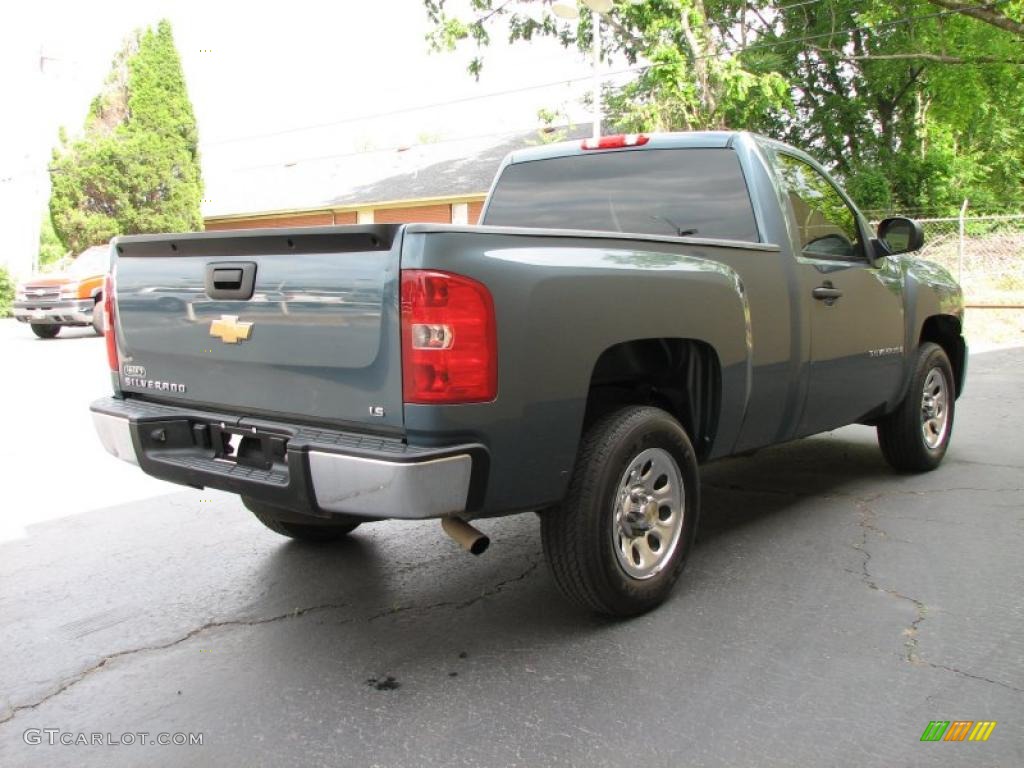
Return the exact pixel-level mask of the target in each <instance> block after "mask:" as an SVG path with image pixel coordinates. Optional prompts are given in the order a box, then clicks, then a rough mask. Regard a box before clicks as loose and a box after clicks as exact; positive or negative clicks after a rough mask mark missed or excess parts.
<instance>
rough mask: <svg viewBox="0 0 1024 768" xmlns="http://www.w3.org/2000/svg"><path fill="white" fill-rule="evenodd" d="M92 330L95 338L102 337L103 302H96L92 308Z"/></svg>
mask: <svg viewBox="0 0 1024 768" xmlns="http://www.w3.org/2000/svg"><path fill="white" fill-rule="evenodd" d="M92 330H93V333H95V334H96V335H97V336H102V335H103V300H102V299H100V300H98V301H97V302H96V306H95V307H93V308H92Z"/></svg>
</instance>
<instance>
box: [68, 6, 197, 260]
mask: <svg viewBox="0 0 1024 768" xmlns="http://www.w3.org/2000/svg"><path fill="white" fill-rule="evenodd" d="M198 145H199V139H198V132H197V130H196V122H195V116H194V115H193V112H192V104H191V102H190V101H189V98H188V93H187V90H186V87H185V78H184V74H183V72H182V69H181V61H180V59H179V57H178V52H177V50H176V49H175V47H174V39H173V36H172V34H171V25H170V24H169V23H168V22H167V21H166V20H164V21H161V22H160V23H159V24H158V25H157V27H156V29H155V30H153V29H147V30H145V31H144V32H137V33H135V34H134V35H133V36H132V37H131V38H130V39H129V40H128V41H127V42H126V44H125V45H124V47H123V48H122V50H121V51H120V52H119V53H118V54H117V56H116V57H115V59H114V62H113V66H112V68H111V72H110V75H109V76H108V78H107V81H106V84H105V86H104V88H103V90H102V92H101V93H100V94H99V95H98V96H97V97H96V98H95V99H94V100H93V102H92V105H91V106H90V108H89V114H88V116H87V118H86V121H85V127H84V131H83V133H82V135H81V136H80V137H79V138H76V139H72V140H69V139H68V138H67V137H66V136H65V135H63V132H62V135H61V141H60V146H59V147H58V148H57V149H56V150H55V151H54V156H53V161H52V163H51V172H50V179H51V184H52V193H51V197H50V213H51V216H52V219H53V226H54V229H55V230H56V232H57V235H58V236H59V237H60V239H61V241H62V242H63V243H64V245H66V246H67V247H68V248H70V249H71V250H73V251H74V252H76V253H78V252H80V251H82V250H84V249H85V248H87V247H88V246H90V245H97V244H99V243H103V242H106V241H107V240H109V239H110V238H111V237H113V236H115V235H118V234H133V233H139V232H168V231H195V230H199V229H202V225H203V222H202V215H201V214H200V200H201V198H202V194H203V183H202V177H201V173H200V165H199V146H198Z"/></svg>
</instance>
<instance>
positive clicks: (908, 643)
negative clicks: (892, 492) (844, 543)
mask: <svg viewBox="0 0 1024 768" xmlns="http://www.w3.org/2000/svg"><path fill="white" fill-rule="evenodd" d="M885 495H887V494H884V493H880V494H877V495H876V496H871V497H866V498H862V499H856V500H855V504H856V506H857V510H858V512H859V513H860V517H859V519H858V521H857V522H858V525H859V527H860V529H861V539H860V543H859V544H855V545H854V547H853V548H854V549H856V550H857V551H858V552H860V554H861V572H860V577H861V580H862V581H863V582H864V583H865V584H866V585H867V586H868V587H869V588H870V589H873V590H875V591H876V592H881V593H883V594H886V595H889V596H890V597H894V598H896V599H898V600H905V601H907V602H909V603H910V604H911V605H913V606H914V618H913V620H912V621H911V622H910V624H908V625H907V626H906V628H905V629H904V630H903V633H902V634H903V637H904V638H905V640H904V643H903V651H904V653H903V660H904V661H905V662H907V663H909V664H914V665H917V666H926V667H930V668H931V669H941V670H945V671H946V672H952V673H953V674H956V675H959V676H961V677H966V678H969V679H971V680H978V681H980V682H984V683H989V684H991V685H998V686H1000V687H1002V688H1006V689H1008V690H1011V691H1015V692H1017V693H1024V689H1022V688H1018V687H1016V686H1013V685H1010V684H1009V683H1004V682H1002V681H1000V680H993V679H992V678H989V677H983V676H982V675H976V674H973V673H971V672H966V671H964V670H962V669H958V668H956V667H951V666H948V665H946V664H939V663H937V662H934V661H928V660H927V659H923V658H921V654H920V650H921V648H920V640H919V637H918V634H919V630H920V627H921V624H922V623H924V620H925V619H926V618H927V617H928V606H927V605H925V603H924V602H923V601H922V600H918V599H917V598H916V597H912V596H910V595H906V594H904V593H902V592H900V591H899V590H896V589H893V588H891V587H884V586H882V585H881V584H879V583H878V581H877V579H876V578H875V576H874V575H873V574H872V573H871V567H870V563H871V551H870V550H869V549H868V537H869V535H871V534H874V535H876V536H879V537H886V536H887V534H886V532H885V531H884V530H882V529H881V528H880V527H878V524H877V520H876V515H875V511H874V509H873V508H872V507H871V503H872V502H874V501H875V500H877V499H879V498H881V497H882V496H885Z"/></svg>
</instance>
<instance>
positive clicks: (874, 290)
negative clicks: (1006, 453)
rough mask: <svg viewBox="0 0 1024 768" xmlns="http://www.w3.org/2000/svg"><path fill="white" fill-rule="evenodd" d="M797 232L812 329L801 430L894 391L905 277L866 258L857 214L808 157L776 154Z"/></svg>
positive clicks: (836, 421) (863, 410)
mask: <svg viewBox="0 0 1024 768" xmlns="http://www.w3.org/2000/svg"><path fill="white" fill-rule="evenodd" d="M775 166H776V173H777V174H778V178H779V182H780V184H781V185H782V188H783V191H784V193H785V196H786V197H787V198H788V204H789V208H790V210H789V215H790V216H791V217H792V221H793V223H794V225H795V231H796V233H797V237H798V238H799V243H798V244H797V246H798V248H797V250H796V259H797V264H798V268H797V271H798V273H799V275H800V277H799V285H800V291H801V294H802V295H801V297H800V298H801V306H802V307H803V308H804V311H803V317H804V318H806V321H807V322H808V323H809V327H810V353H809V359H808V365H807V366H806V367H805V371H806V374H805V375H806V376H807V394H806V399H805V402H804V408H803V415H802V417H801V419H800V423H799V426H798V429H797V434H798V435H808V434H813V433H815V432H821V431H823V430H827V429H833V428H835V427H839V426H843V425H845V424H850V423H852V422H855V421H857V420H859V419H861V418H862V417H864V416H866V415H868V414H869V413H870V412H871V411H872V410H874V409H876V408H877V407H878V406H880V405H883V404H884V403H886V402H887V401H888V400H890V399H891V398H892V397H894V396H896V394H897V392H898V388H899V384H900V376H901V372H902V360H903V336H904V331H903V328H904V319H903V294H902V278H901V273H900V270H899V269H898V267H897V266H895V265H894V264H892V263H891V261H889V260H887V261H886V263H885V264H884V265H883V266H882V267H880V268H876V267H874V266H872V265H871V263H870V261H869V260H868V258H867V253H866V246H865V240H866V238H865V232H864V231H863V229H864V228H863V226H862V223H861V218H860V216H859V215H858V214H857V212H856V210H855V209H854V208H853V207H852V206H851V205H850V204H849V202H848V201H847V200H846V198H845V197H844V196H843V194H842V193H841V192H840V191H839V189H838V187H836V186H835V184H833V183H832V181H831V180H830V179H829V178H828V177H827V176H826V175H824V174H823V173H822V172H820V171H819V170H818V169H817V168H815V167H814V166H813V165H811V164H810V163H808V162H806V161H805V160H803V159H801V158H799V157H796V156H795V155H790V154H787V153H784V152H777V153H776V154H775Z"/></svg>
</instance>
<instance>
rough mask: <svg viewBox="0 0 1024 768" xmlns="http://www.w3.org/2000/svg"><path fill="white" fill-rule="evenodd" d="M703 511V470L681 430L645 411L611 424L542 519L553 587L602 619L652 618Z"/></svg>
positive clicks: (631, 411) (628, 412) (594, 438)
mask: <svg viewBox="0 0 1024 768" xmlns="http://www.w3.org/2000/svg"><path fill="white" fill-rule="evenodd" d="M699 510H700V483H699V479H698V474H697V460H696V456H695V454H694V451H693V446H692V445H691V443H690V439H689V438H688V437H687V435H686V432H685V431H684V430H683V428H682V426H680V424H679V422H678V421H676V420H675V419H674V418H672V416H670V415H669V414H668V413H666V412H665V411H663V410H660V409H658V408H651V407H647V406H630V407H626V408H622V409H621V410H618V411H616V412H614V413H612V414H609V415H608V416H605V417H604V418H602V419H601V420H599V421H598V422H596V423H595V424H594V425H593V426H592V427H590V429H588V430H587V432H586V434H585V435H584V437H583V440H582V442H581V444H580V449H579V453H578V456H577V460H576V468H575V470H574V472H573V477H572V480H571V483H570V486H569V493H568V495H567V496H566V498H565V500H564V501H563V502H562V504H561V505H560V506H558V507H556V508H552V509H550V510H548V511H546V512H545V513H544V514H543V515H542V517H541V539H542V541H543V545H544V555H545V557H546V559H547V561H548V565H549V566H550V569H551V573H552V575H553V576H554V579H555V583H556V584H557V585H558V587H559V589H560V590H561V592H562V594H563V595H565V597H567V598H568V599H569V600H571V601H572V602H574V603H576V604H577V605H580V606H582V607H584V608H587V609H589V610H591V611H595V612H597V613H602V614H606V615H609V616H616V617H626V616H635V615H637V614H640V613H644V612H645V611H649V610H651V609H652V608H654V607H656V606H658V605H659V604H660V603H662V602H663V601H664V600H665V598H666V597H667V596H668V595H669V593H670V592H671V590H672V587H673V586H674V585H675V582H676V580H677V579H678V578H679V574H680V573H681V572H682V570H683V567H684V566H685V565H686V560H687V558H688V557H689V554H690V550H691V549H692V547H693V540H694V536H695V535H696V532H697V516H698V514H699Z"/></svg>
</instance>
